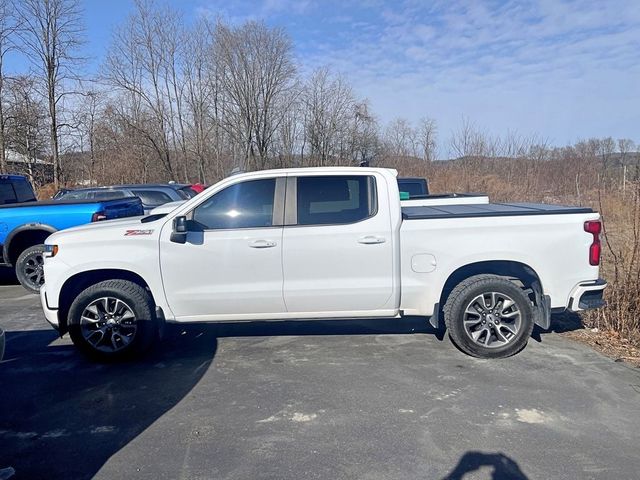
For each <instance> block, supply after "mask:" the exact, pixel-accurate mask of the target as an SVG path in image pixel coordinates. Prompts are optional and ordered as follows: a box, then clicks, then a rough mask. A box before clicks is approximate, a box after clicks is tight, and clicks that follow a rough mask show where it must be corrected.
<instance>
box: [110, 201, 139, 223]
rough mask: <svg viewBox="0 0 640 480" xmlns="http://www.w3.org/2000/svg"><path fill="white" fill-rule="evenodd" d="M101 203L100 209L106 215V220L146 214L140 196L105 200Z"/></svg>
mask: <svg viewBox="0 0 640 480" xmlns="http://www.w3.org/2000/svg"><path fill="white" fill-rule="evenodd" d="M100 205H101V209H100V210H101V212H102V213H103V214H104V215H105V216H106V220H113V219H114V218H124V217H137V216H140V215H144V209H143V208H142V202H141V201H140V199H139V198H138V197H126V198H116V199H114V200H105V201H104V202H100Z"/></svg>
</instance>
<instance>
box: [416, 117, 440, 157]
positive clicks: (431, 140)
mask: <svg viewBox="0 0 640 480" xmlns="http://www.w3.org/2000/svg"><path fill="white" fill-rule="evenodd" d="M417 137H418V144H419V145H420V148H421V149H422V158H423V160H424V161H425V162H431V161H433V160H435V159H436V156H437V149H438V126H437V124H436V121H435V120H434V119H432V118H422V119H421V120H420V122H419V123H418V129H417Z"/></svg>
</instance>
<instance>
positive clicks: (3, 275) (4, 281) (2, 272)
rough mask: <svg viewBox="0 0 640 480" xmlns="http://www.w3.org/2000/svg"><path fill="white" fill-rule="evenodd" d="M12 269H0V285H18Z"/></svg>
mask: <svg viewBox="0 0 640 480" xmlns="http://www.w3.org/2000/svg"><path fill="white" fill-rule="evenodd" d="M19 284H20V283H19V282H18V279H17V278H16V274H15V273H14V271H13V268H9V267H0V285H19Z"/></svg>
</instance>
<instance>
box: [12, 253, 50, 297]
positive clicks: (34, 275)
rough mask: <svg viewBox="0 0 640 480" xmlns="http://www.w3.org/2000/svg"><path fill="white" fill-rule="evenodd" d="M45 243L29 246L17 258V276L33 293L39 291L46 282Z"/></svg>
mask: <svg viewBox="0 0 640 480" xmlns="http://www.w3.org/2000/svg"><path fill="white" fill-rule="evenodd" d="M43 265H44V245H34V246H32V247H29V248H27V249H26V250H25V251H23V252H22V253H21V254H20V255H19V256H18V260H16V277H18V281H19V282H20V284H21V285H22V286H23V287H24V288H26V289H27V290H29V291H30V292H31V293H38V292H39V291H40V287H41V286H42V285H43V284H44V269H43Z"/></svg>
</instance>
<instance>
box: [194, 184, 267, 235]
mask: <svg viewBox="0 0 640 480" xmlns="http://www.w3.org/2000/svg"><path fill="white" fill-rule="evenodd" d="M275 190H276V180H275V178H270V179H265V180H251V181H248V182H243V183H236V184H235V185H231V186H230V187H227V188H225V189H224V190H222V191H220V192H218V193H216V194H215V195H214V196H213V197H211V198H209V199H208V200H207V201H206V202H204V203H202V204H201V205H199V206H198V207H196V209H195V210H194V211H193V219H194V220H195V221H196V222H198V223H199V224H200V225H202V226H203V227H204V228H206V229H226V228H260V227H271V226H272V225H273V199H274V194H275Z"/></svg>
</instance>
